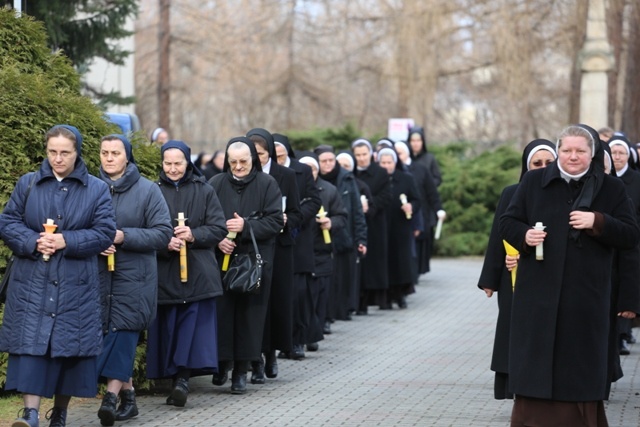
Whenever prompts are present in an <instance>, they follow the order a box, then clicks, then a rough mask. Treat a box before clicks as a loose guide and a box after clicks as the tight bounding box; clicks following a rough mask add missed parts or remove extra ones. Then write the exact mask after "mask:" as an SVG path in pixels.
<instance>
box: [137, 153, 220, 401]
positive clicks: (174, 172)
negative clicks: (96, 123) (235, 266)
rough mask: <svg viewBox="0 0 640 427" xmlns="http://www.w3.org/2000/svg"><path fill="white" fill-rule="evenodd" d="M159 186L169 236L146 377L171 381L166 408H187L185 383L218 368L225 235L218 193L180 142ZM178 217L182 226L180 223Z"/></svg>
mask: <svg viewBox="0 0 640 427" xmlns="http://www.w3.org/2000/svg"><path fill="white" fill-rule="evenodd" d="M161 154H162V170H161V171H160V179H159V180H158V182H157V184H158V186H159V187H160V191H161V192H162V195H163V196H164V199H165V201H166V203H167V206H168V207H169V214H170V218H171V220H172V222H173V224H172V225H173V235H172V236H171V240H170V241H169V243H168V245H166V246H165V248H164V249H163V250H161V251H158V252H157V257H158V310H157V316H156V318H155V320H154V321H153V322H152V323H151V326H150V327H149V339H148V345H147V377H148V378H153V379H157V378H171V379H172V380H173V388H172V391H171V394H170V395H169V397H168V398H167V400H166V403H167V405H173V406H178V407H183V406H185V404H186V402H187V396H188V394H189V378H190V377H192V376H196V375H205V374H212V373H213V372H215V370H216V368H217V367H218V345H217V342H218V336H217V316H216V314H217V303H216V300H217V299H218V297H220V296H221V295H222V280H221V278H220V271H219V269H218V263H217V260H216V256H215V248H216V246H217V245H218V244H219V243H220V242H221V241H222V240H223V239H224V238H225V236H226V235H227V227H225V217H224V216H223V214H222V207H221V206H220V201H219V200H218V196H217V195H216V192H215V191H213V188H211V186H210V185H208V184H207V182H206V181H205V179H204V177H203V176H202V173H201V172H200V170H199V169H198V168H196V167H195V165H194V164H193V163H192V162H191V149H190V148H189V147H188V146H187V145H186V144H185V143H184V142H182V141H168V142H167V143H166V144H164V145H163V146H162V148H161ZM181 218H183V219H184V221H181ZM182 248H186V252H187V254H186V255H187V277H186V278H184V277H183V276H182V275H181V272H182V271H183V267H182V266H181V249H182Z"/></svg>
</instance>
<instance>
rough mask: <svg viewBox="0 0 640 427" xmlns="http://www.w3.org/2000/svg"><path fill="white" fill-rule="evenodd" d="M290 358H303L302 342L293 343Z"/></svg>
mask: <svg viewBox="0 0 640 427" xmlns="http://www.w3.org/2000/svg"><path fill="white" fill-rule="evenodd" d="M291 358H292V359H293V360H300V359H304V346H303V345H302V344H294V345H293V349H292V350H291Z"/></svg>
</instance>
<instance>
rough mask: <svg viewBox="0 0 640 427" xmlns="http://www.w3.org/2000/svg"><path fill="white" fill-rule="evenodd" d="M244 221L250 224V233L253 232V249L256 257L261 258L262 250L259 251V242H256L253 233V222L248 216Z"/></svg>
mask: <svg viewBox="0 0 640 427" xmlns="http://www.w3.org/2000/svg"><path fill="white" fill-rule="evenodd" d="M244 223H245V224H247V225H248V226H249V233H250V234H251V241H252V242H253V250H254V251H255V253H256V258H257V259H260V258H261V257H260V251H258V244H257V243H256V236H254V234H253V227H251V223H250V222H249V219H248V218H245V219H244Z"/></svg>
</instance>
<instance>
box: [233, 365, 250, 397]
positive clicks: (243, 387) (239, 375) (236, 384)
mask: <svg viewBox="0 0 640 427" xmlns="http://www.w3.org/2000/svg"><path fill="white" fill-rule="evenodd" d="M246 392H247V373H246V372H237V371H236V370H235V369H234V370H233V372H232V374H231V394H245V393H246Z"/></svg>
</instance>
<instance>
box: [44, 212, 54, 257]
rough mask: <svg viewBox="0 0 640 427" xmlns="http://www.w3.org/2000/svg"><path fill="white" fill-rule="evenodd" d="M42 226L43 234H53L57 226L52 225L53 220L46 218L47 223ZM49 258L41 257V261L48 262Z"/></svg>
mask: <svg viewBox="0 0 640 427" xmlns="http://www.w3.org/2000/svg"><path fill="white" fill-rule="evenodd" d="M42 226H43V227H44V232H45V233H47V234H53V233H55V231H56V228H58V226H57V225H55V224H54V223H53V220H52V219H50V218H47V222H46V223H45V224H42ZM50 258H51V257H50V256H49V255H42V259H43V260H44V261H49V259H50Z"/></svg>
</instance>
